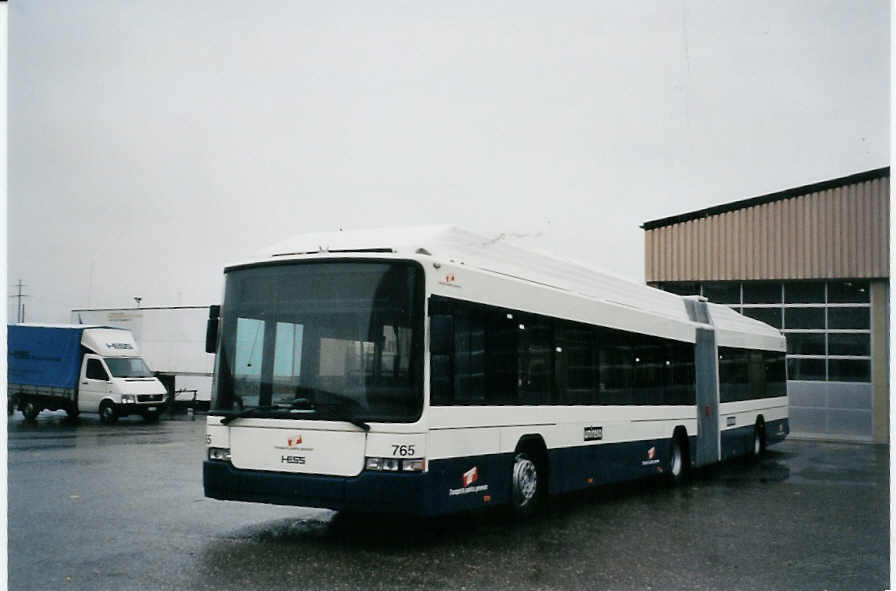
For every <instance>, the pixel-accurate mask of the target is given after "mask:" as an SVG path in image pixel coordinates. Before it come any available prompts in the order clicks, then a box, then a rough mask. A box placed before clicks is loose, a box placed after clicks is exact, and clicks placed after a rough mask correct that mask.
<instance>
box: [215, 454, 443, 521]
mask: <svg viewBox="0 0 896 591" xmlns="http://www.w3.org/2000/svg"><path fill="white" fill-rule="evenodd" d="M202 480H203V484H204V486H205V496H207V497H210V498H213V499H223V500H230V501H250V502H256V503H271V504H275V505H298V506H302V507H321V508H326V509H339V510H349V511H375V512H383V513H416V514H426V513H427V511H426V509H427V507H426V505H427V490H428V489H429V488H430V486H429V485H428V482H429V480H430V475H429V474H426V473H421V474H413V473H410V474H394V473H389V472H362V473H361V474H360V475H358V476H355V477H351V478H346V477H340V476H318V475H312V474H287V473H282V472H263V471H259V470H241V469H238V468H234V467H233V465H232V464H230V463H228V462H219V461H211V460H206V461H205V462H204V463H203V466H202Z"/></svg>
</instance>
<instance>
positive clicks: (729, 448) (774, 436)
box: [720, 419, 790, 460]
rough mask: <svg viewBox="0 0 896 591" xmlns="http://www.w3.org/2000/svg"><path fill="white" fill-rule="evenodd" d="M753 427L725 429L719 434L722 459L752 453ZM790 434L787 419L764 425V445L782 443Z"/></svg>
mask: <svg viewBox="0 0 896 591" xmlns="http://www.w3.org/2000/svg"><path fill="white" fill-rule="evenodd" d="M754 431H755V426H754V425H746V426H744V427H738V428H736V429H726V430H725V431H722V433H721V437H720V439H721V442H722V459H723V460H726V459H728V458H731V457H734V456H743V455H750V454H752V453H753V433H754ZM789 433H790V423H789V421H788V419H778V420H775V421H769V422H767V423H765V445H766V447H767V446H769V445H773V444H775V443H780V442H781V441H784V439H785V438H786V437H787V435H788V434H789Z"/></svg>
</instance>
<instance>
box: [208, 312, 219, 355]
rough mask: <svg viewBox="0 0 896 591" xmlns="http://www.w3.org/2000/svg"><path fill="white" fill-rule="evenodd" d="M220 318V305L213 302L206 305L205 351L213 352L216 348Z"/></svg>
mask: <svg viewBox="0 0 896 591" xmlns="http://www.w3.org/2000/svg"><path fill="white" fill-rule="evenodd" d="M220 318H221V306H219V305H218V304H213V305H211V306H209V307H208V323H207V324H206V325H205V352H206V353H215V352H217V349H218V321H219V320H220Z"/></svg>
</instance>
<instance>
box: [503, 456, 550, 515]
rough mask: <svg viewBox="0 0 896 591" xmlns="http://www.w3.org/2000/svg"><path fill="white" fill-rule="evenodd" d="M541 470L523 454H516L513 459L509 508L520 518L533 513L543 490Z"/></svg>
mask: <svg viewBox="0 0 896 591" xmlns="http://www.w3.org/2000/svg"><path fill="white" fill-rule="evenodd" d="M543 480H544V479H543V478H542V470H540V469H539V467H538V464H537V463H536V462H535V461H534V460H533V459H532V458H530V457H529V456H528V455H527V454H525V453H518V454H516V457H514V459H513V473H512V475H511V491H510V506H511V507H512V508H513V512H514V513H515V514H516V515H518V516H520V517H529V516H531V515H532V514H534V513H535V511H536V509H537V508H538V503H539V501H540V499H541V496H542V491H543V490H544V482H543Z"/></svg>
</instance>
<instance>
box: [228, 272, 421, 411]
mask: <svg viewBox="0 0 896 591" xmlns="http://www.w3.org/2000/svg"><path fill="white" fill-rule="evenodd" d="M422 315H423V283H422V271H421V270H420V269H419V266H418V265H417V264H415V263H410V262H391V261H389V262H386V261H359V260H357V259H352V260H344V261H335V262H334V261H325V262H310V261H309V262H303V263H292V264H280V265H267V266H259V267H249V268H243V269H235V270H231V271H229V272H228V273H227V278H226V286H225V294H224V304H223V306H222V318H221V344H220V348H219V350H218V357H217V359H216V363H217V371H216V376H215V377H216V385H215V388H214V396H213V400H212V410H213V411H214V410H221V411H229V412H239V411H244V410H245V409H248V408H253V407H261V408H304V409H308V410H309V411H313V415H310V416H309V417H308V418H314V419H317V420H327V419H332V420H337V419H346V418H349V417H350V418H354V419H361V420H374V421H383V422H412V421H415V420H416V419H417V418H418V417H419V416H420V412H421V409H422V405H423V387H422V384H423V379H422V372H423V318H422Z"/></svg>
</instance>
